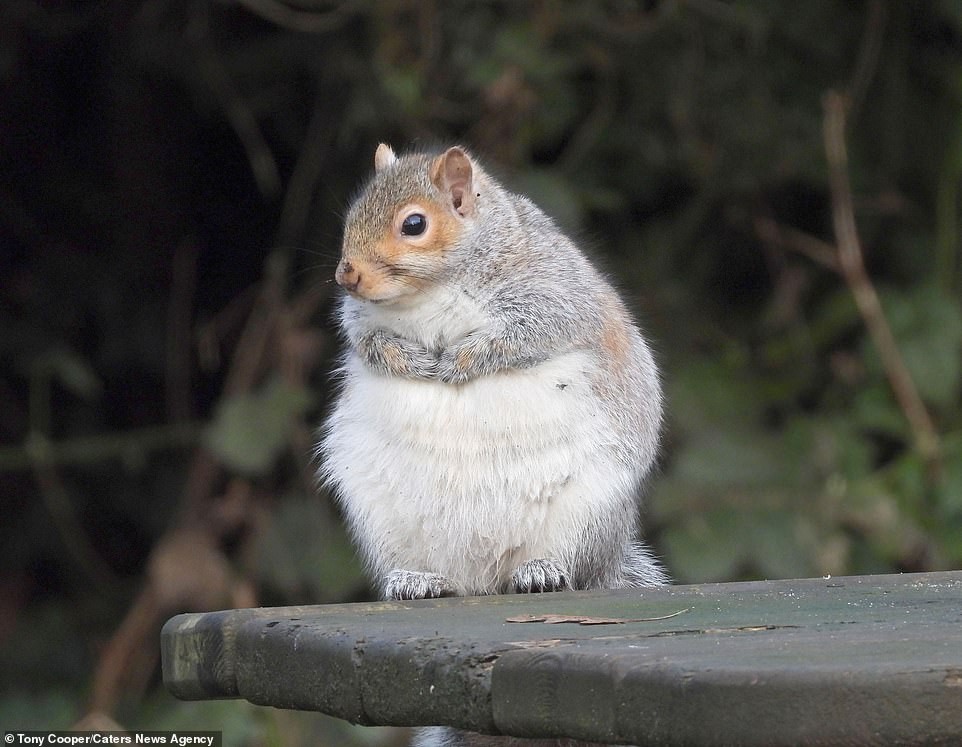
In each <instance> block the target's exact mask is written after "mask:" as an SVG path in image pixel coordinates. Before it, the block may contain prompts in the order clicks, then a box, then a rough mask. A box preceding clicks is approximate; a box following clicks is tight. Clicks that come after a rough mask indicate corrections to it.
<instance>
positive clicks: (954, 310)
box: [866, 286, 962, 407]
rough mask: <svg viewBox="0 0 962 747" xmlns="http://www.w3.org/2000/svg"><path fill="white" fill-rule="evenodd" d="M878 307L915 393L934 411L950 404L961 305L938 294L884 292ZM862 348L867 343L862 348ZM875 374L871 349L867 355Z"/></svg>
mask: <svg viewBox="0 0 962 747" xmlns="http://www.w3.org/2000/svg"><path fill="white" fill-rule="evenodd" d="M880 295H881V300H882V307H883V309H884V311H885V315H886V317H887V318H888V321H889V324H890V325H891V327H892V334H893V335H894V336H895V339H896V342H897V344H898V347H899V350H900V352H901V354H902V357H903V358H904V360H905V365H906V367H907V368H908V369H909V373H910V374H911V376H912V380H913V381H914V382H915V385H916V387H918V390H919V394H920V395H921V396H922V398H923V399H925V400H926V401H928V402H931V403H933V404H936V405H939V406H945V407H947V406H950V405H952V404H954V402H955V400H956V398H957V396H958V391H959V387H960V385H962V306H960V304H959V301H958V299H955V298H950V297H949V296H947V295H946V294H945V293H943V292H941V291H940V290H939V289H936V288H931V287H928V286H923V287H920V288H916V289H913V290H912V291H910V292H906V293H903V292H898V291H891V290H887V291H884V292H882V293H881V294H880ZM866 344H867V343H866ZM866 358H867V360H868V362H869V363H870V365H871V366H872V367H873V369H874V370H875V371H876V372H877V373H879V374H880V372H881V362H880V360H879V358H878V354H877V352H876V351H875V349H874V348H870V352H868V353H867V356H866Z"/></svg>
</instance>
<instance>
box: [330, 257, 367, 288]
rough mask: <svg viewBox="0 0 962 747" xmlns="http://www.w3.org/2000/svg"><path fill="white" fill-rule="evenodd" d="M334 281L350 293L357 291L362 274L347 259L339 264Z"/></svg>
mask: <svg viewBox="0 0 962 747" xmlns="http://www.w3.org/2000/svg"><path fill="white" fill-rule="evenodd" d="M334 280H335V281H336V282H337V284H338V285H339V286H341V287H342V288H344V289H345V290H348V291H356V290H357V286H358V285H360V283H361V273H360V271H359V270H358V269H357V268H356V267H354V265H352V264H351V263H350V262H348V261H347V260H346V259H342V260H341V261H340V262H338V263H337V270H335V272H334Z"/></svg>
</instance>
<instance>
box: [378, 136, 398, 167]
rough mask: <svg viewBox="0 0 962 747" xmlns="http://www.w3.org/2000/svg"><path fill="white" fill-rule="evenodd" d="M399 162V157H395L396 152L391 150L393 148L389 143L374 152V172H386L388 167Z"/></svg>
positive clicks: (381, 145) (382, 144)
mask: <svg viewBox="0 0 962 747" xmlns="http://www.w3.org/2000/svg"><path fill="white" fill-rule="evenodd" d="M396 160H397V156H396V155H394V151H393V150H391V146H390V145H388V144H387V143H381V144H380V145H379V146H377V150H376V151H374V170H375V171H384V169H386V168H387V167H388V166H390V165H391V164H392V163H394V162H395V161H396Z"/></svg>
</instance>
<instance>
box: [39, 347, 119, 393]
mask: <svg viewBox="0 0 962 747" xmlns="http://www.w3.org/2000/svg"><path fill="white" fill-rule="evenodd" d="M34 368H40V369H42V370H45V371H49V372H50V373H51V374H52V376H53V378H55V379H56V380H57V381H59V382H60V383H61V384H62V385H63V386H64V387H65V388H66V389H68V390H69V391H70V392H72V393H73V394H75V395H76V396H78V397H80V398H81V399H85V400H88V401H90V400H92V399H94V398H96V397H97V396H99V395H100V393H101V391H102V390H103V383H102V382H101V380H100V377H98V376H97V372H96V371H94V369H93V366H91V365H90V363H88V362H87V360H86V359H85V358H82V357H81V356H79V355H77V354H76V353H74V352H73V351H72V350H68V349H67V348H65V347H57V348H54V349H52V350H48V351H47V352H46V353H44V354H43V355H41V356H40V357H39V358H38V359H37V360H36V361H35V362H34Z"/></svg>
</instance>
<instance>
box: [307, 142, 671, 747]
mask: <svg viewBox="0 0 962 747" xmlns="http://www.w3.org/2000/svg"><path fill="white" fill-rule="evenodd" d="M374 166H375V173H374V176H373V178H372V179H371V180H370V182H369V183H368V184H367V185H366V187H364V188H363V190H362V191H361V192H360V194H359V196H358V197H357V198H356V200H355V201H354V202H353V204H352V205H351V207H350V209H349V211H348V213H347V216H346V219H345V226H344V239H343V246H342V253H341V258H340V261H339V263H338V265H337V270H336V273H335V280H336V282H337V283H338V284H339V285H340V286H341V287H342V288H343V289H344V290H345V291H346V293H345V294H343V297H342V299H341V301H340V306H339V308H338V318H339V323H340V330H341V332H342V334H343V336H344V338H345V339H346V353H345V356H344V358H343V360H342V363H341V365H340V368H339V376H340V391H339V393H338V395H337V399H336V401H335V403H334V406H333V409H332V412H331V414H330V415H329V417H328V419H327V421H326V423H325V426H324V428H323V430H322V434H321V440H320V444H319V445H318V449H317V451H318V456H319V457H320V459H321V464H322V467H321V471H322V472H321V474H322V477H323V478H324V479H325V481H326V482H327V484H328V485H329V486H330V487H331V489H332V490H333V492H334V494H335V495H336V497H337V499H338V500H339V502H340V505H341V507H342V509H343V512H344V516H345V519H346V522H347V525H348V529H349V531H350V533H351V534H352V536H353V538H354V540H355V542H356V544H357V545H358V547H359V551H360V553H361V555H362V556H363V560H364V562H365V563H366V565H367V567H368V569H369V570H370V572H371V573H372V575H373V577H374V579H375V580H376V582H377V584H378V585H379V589H380V593H381V596H382V597H383V598H385V599H420V598H431V597H445V596H462V595H478V594H500V593H512V592H548V591H558V590H565V589H615V588H626V587H638V586H653V585H659V584H663V583H667V581H668V579H667V576H666V574H665V572H664V571H663V569H662V567H661V566H660V564H659V563H658V561H656V560H655V558H654V557H653V556H652V554H651V553H650V552H649V550H648V549H647V548H646V547H645V546H644V545H643V544H642V543H641V542H639V541H638V540H637V538H636V531H637V529H638V496H639V491H640V489H641V487H642V484H643V482H644V481H645V479H646V477H647V476H648V475H649V473H650V472H651V469H652V466H653V464H654V462H655V459H656V456H657V453H658V441H659V431H660V425H661V420H662V395H661V386H660V381H659V376H658V372H657V368H656V366H655V362H654V360H653V357H652V354H651V351H650V349H649V346H648V344H647V343H646V341H645V339H644V337H643V336H642V334H641V332H640V331H639V329H638V327H637V326H636V325H635V324H634V323H633V321H632V319H631V316H630V314H629V312H628V311H627V309H626V307H625V304H624V303H623V302H622V300H621V298H620V297H619V295H618V294H617V292H616V291H615V290H614V289H613V288H612V286H611V285H610V284H609V282H608V281H607V280H606V279H605V278H604V277H603V276H602V274H601V273H600V272H599V271H598V270H596V269H595V267H594V266H593V265H592V264H591V262H589V260H588V259H587V257H586V256H585V255H584V254H583V253H582V252H581V251H580V250H579V249H578V248H577V246H576V245H575V244H574V243H573V242H572V241H571V239H569V238H568V237H567V236H566V235H565V234H564V233H562V231H561V230H559V229H558V228H557V226H556V225H555V223H554V222H553V221H552V220H551V219H550V218H549V217H548V216H547V215H546V214H545V213H543V212H542V211H541V210H540V209H539V208H538V207H537V206H536V205H535V204H534V203H533V202H532V201H530V200H529V199H527V198H526V197H523V196H520V195H517V194H513V193H512V192H509V191H508V190H507V189H505V188H504V187H502V186H501V184H500V183H499V182H498V181H496V180H495V179H494V178H493V177H492V176H491V175H490V174H489V173H488V172H487V171H486V170H485V169H484V168H483V167H482V166H481V164H479V162H478V160H477V159H476V158H475V157H474V156H473V155H471V154H469V152H468V151H467V150H466V149H465V148H462V147H451V148H448V149H447V150H445V151H444V152H442V153H434V154H432V153H412V154H406V155H402V156H400V157H399V156H397V155H395V153H394V151H393V150H392V149H391V148H390V147H389V146H388V145H385V144H381V145H380V146H378V148H377V151H376V153H375V157H374ZM479 738H480V737H479ZM438 740H440V741H438ZM428 741H430V742H431V743H437V744H448V743H450V744H458V743H461V742H459V741H457V739H455V738H454V737H451V736H448V737H444V736H443V735H442V736H437V737H432V738H431V739H430V740H428ZM428 741H425V742H423V743H424V744H427V743H428Z"/></svg>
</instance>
